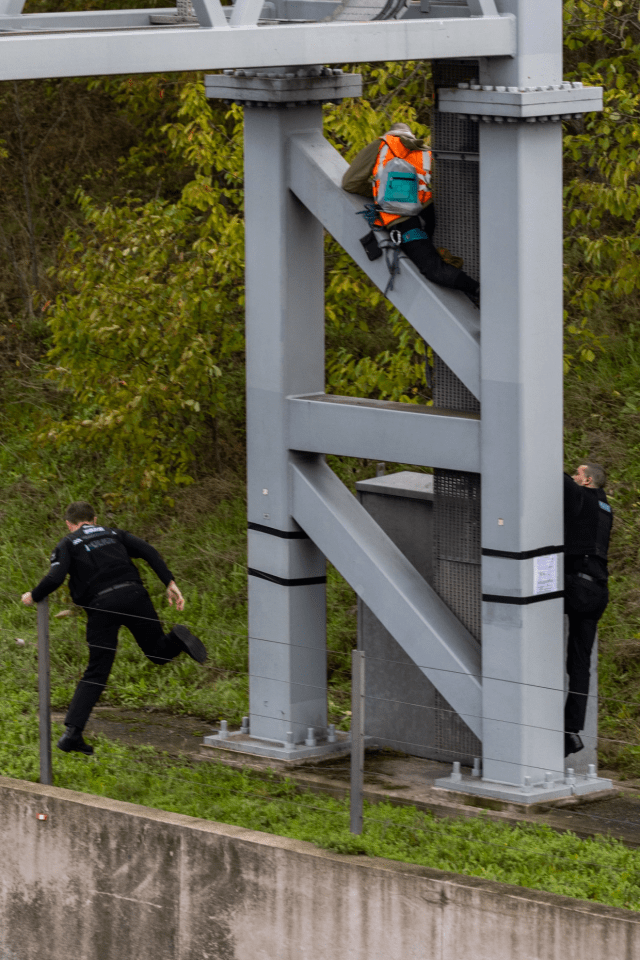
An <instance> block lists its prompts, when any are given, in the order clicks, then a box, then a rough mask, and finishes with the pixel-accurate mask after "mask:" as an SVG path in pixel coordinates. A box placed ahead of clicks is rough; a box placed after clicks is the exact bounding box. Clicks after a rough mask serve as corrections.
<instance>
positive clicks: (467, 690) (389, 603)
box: [291, 455, 482, 738]
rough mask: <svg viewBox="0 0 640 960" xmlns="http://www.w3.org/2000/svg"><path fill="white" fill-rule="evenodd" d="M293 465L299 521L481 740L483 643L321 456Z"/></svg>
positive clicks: (294, 501)
mask: <svg viewBox="0 0 640 960" xmlns="http://www.w3.org/2000/svg"><path fill="white" fill-rule="evenodd" d="M291 470H292V483H293V516H294V518H295V520H296V521H297V523H299V524H300V526H301V527H302V529H303V530H304V531H305V533H306V534H307V535H308V536H309V537H310V538H311V539H312V540H313V541H314V543H315V544H316V546H317V547H319V549H320V550H321V551H322V552H323V553H324V555H325V556H326V557H327V559H328V560H329V561H330V562H331V563H332V564H333V565H334V567H336V569H337V570H338V571H339V572H340V573H341V574H342V576H343V577H344V578H345V580H346V581H347V583H349V584H350V585H351V586H352V587H353V589H354V590H355V591H356V593H357V594H358V596H359V597H361V598H362V600H363V601H364V602H365V603H366V605H367V606H368V607H369V609H370V610H372V611H373V613H374V614H375V616H376V617H377V618H378V620H380V622H381V623H382V624H383V626H384V627H386V629H387V630H388V631H389V633H390V634H391V635H392V636H393V637H394V638H395V639H396V641H397V642H398V643H399V644H400V646H401V647H402V649H403V650H404V651H405V653H406V654H407V655H408V656H410V657H411V659H412V660H413V662H414V663H415V664H416V665H417V666H418V667H419V668H420V669H421V670H422V672H423V674H424V675H425V676H426V677H427V678H428V679H429V680H430V681H431V683H432V684H433V685H434V686H435V688H436V689H437V690H439V691H440V693H441V694H442V696H443V697H444V698H445V700H447V702H448V703H449V704H450V705H451V707H452V708H453V709H454V710H455V711H456V713H458V714H460V716H461V718H462V719H463V720H464V721H465V723H466V724H467V726H468V727H469V728H470V729H471V730H472V731H473V732H474V733H475V734H476V736H477V737H480V738H481V737H482V720H481V716H482V711H481V681H480V645H479V644H478V642H477V641H476V640H475V638H474V637H473V636H472V635H471V634H470V633H469V631H468V630H467V629H466V627H464V626H463V624H462V623H461V622H460V621H459V620H458V619H457V617H456V616H455V615H454V614H453V613H452V612H451V610H450V609H449V607H447V605H446V604H445V603H444V601H443V600H441V599H440V597H439V596H438V594H437V593H436V592H435V590H433V589H432V588H431V587H430V586H429V584H428V583H427V582H426V580H424V579H423V578H422V577H421V576H420V574H419V573H418V571H417V570H416V568H415V567H414V566H413V565H412V564H411V563H410V562H409V561H408V560H407V558H406V557H405V555H404V554H403V553H401V552H400V550H399V549H398V548H397V547H396V545H395V544H394V543H393V541H392V540H391V539H390V538H389V537H388V536H387V534H386V533H385V532H384V531H383V530H382V529H381V528H380V527H379V526H378V524H377V523H376V522H375V521H374V520H373V519H372V517H371V516H370V515H369V514H368V513H367V511H366V510H365V509H364V507H363V506H361V504H359V503H358V501H357V500H356V498H355V497H354V496H352V494H351V493H349V491H348V490H347V488H346V487H345V486H344V484H342V483H341V482H340V480H338V478H337V477H336V475H335V473H333V471H332V470H330V469H329V467H328V466H327V465H326V463H324V461H323V460H322V459H321V458H320V457H304V456H303V455H301V456H300V457H297V458H296V459H295V461H294V462H293V464H292V466H291Z"/></svg>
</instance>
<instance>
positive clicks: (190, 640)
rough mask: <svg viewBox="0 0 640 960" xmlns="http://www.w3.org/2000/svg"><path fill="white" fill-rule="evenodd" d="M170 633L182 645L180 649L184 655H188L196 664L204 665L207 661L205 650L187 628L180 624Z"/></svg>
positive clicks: (202, 644)
mask: <svg viewBox="0 0 640 960" xmlns="http://www.w3.org/2000/svg"><path fill="white" fill-rule="evenodd" d="M171 633H172V634H173V635H174V637H177V639H178V640H179V641H180V643H181V644H182V649H183V650H184V652H185V653H188V654H189V656H190V657H191V659H192V660H195V661H196V663H204V662H205V660H206V659H207V650H206V647H205V645H204V643H203V642H202V640H199V639H198V637H194V635H193V634H192V633H191V630H189V628H188V627H185V626H184V624H182V623H177V624H176V625H175V627H174V628H173V630H172V631H171Z"/></svg>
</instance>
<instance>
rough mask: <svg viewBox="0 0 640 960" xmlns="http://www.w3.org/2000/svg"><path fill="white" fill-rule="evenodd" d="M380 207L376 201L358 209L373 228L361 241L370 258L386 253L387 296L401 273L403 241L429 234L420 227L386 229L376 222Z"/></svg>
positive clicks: (424, 236)
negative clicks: (387, 271)
mask: <svg viewBox="0 0 640 960" xmlns="http://www.w3.org/2000/svg"><path fill="white" fill-rule="evenodd" d="M378 213H379V208H378V206H377V204H375V203H368V204H367V205H366V206H365V208H364V210H358V211H357V215H359V216H363V217H364V218H365V220H366V221H367V223H368V224H369V226H370V227H371V228H372V229H371V231H370V233H368V234H367V235H366V236H365V237H362V238H361V240H360V243H361V244H362V246H363V247H364V249H365V252H366V254H367V257H368V258H369V260H378V259H379V258H380V257H381V256H382V254H383V253H384V258H385V263H386V264H387V269H388V270H389V282H388V283H387V286H386V288H385V291H384V295H385V297H386V296H387V294H388V293H389V291H390V290H393V283H394V280H395V278H396V277H397V276H398V274H399V273H400V247H401V245H402V244H403V243H411V242H412V241H413V240H428V239H429V234H428V233H426V231H424V230H421V229H420V228H419V227H412V229H411V230H405V231H404V232H403V231H402V230H401V229H400V228H399V227H392V228H391V229H388V230H385V229H383V228H381V227H380V224H379V223H378V224H377V223H376V220H377V217H378Z"/></svg>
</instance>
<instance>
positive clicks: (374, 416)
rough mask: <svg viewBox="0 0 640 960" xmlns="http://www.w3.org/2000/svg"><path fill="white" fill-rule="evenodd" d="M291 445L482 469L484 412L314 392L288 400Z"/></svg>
mask: <svg viewBox="0 0 640 960" xmlns="http://www.w3.org/2000/svg"><path fill="white" fill-rule="evenodd" d="M287 414H288V444H289V447H290V449H292V450H304V451H308V452H310V453H332V454H335V455H336V456H342V457H366V458H367V459H369V460H384V461H386V462H388V463H411V464H417V465H419V466H424V467H439V468H440V469H442V470H467V471H469V472H470V473H479V472H480V418H479V417H478V416H475V415H473V414H462V413H457V412H455V411H449V410H436V409H435V408H434V407H423V406H418V405H417V404H412V403H389V402H385V401H384V400H361V399H360V398H358V397H337V396H331V395H327V394H314V395H313V396H309V397H290V398H289V400H288V402H287Z"/></svg>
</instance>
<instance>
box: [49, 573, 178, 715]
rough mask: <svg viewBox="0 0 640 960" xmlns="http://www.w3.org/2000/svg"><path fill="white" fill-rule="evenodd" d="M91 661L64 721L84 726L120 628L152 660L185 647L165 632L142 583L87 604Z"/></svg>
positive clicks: (163, 658) (104, 680) (170, 657)
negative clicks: (127, 633) (125, 629)
mask: <svg viewBox="0 0 640 960" xmlns="http://www.w3.org/2000/svg"><path fill="white" fill-rule="evenodd" d="M87 606H88V607H90V608H91V609H88V610H87V643H88V644H89V663H88V664H87V668H86V670H85V671H84V674H83V676H82V679H81V680H80V682H79V683H78V686H77V687H76V691H75V693H74V695H73V699H72V700H71V704H70V705H69V709H68V711H67V715H66V717H65V719H64V722H65V724H67V726H71V727H78V729H79V730H83V729H84V726H85V724H86V722H87V720H88V719H89V715H90V714H91V711H92V710H93V708H94V706H95V705H96V703H97V702H98V700H99V699H100V694H101V693H102V691H103V690H104V688H105V687H106V685H107V680H108V679H109V674H110V673H111V667H112V666H113V661H114V660H115V656H116V649H117V646H118V631H119V629H120V627H127V629H128V630H130V631H131V633H132V634H133V637H134V639H135V641H136V643H137V644H138V646H139V647H140V649H141V650H142V652H143V653H144V655H145V656H146V657H147V658H148V659H149V660H151V662H152V663H155V664H157V665H158V666H162V665H163V664H165V663H167V662H168V661H169V660H173V658H174V657H177V656H178V654H179V653H181V652H182V650H183V647H182V644H181V643H180V641H179V640H178V638H177V637H175V636H174V635H173V633H172V632H170V633H167V634H165V633H164V632H163V629H162V625H161V623H160V621H159V619H158V614H157V613H156V611H155V608H154V606H153V604H152V602H151V598H150V597H149V594H148V593H147V591H146V590H145V589H144V587H143V586H142V585H138V584H132V585H131V586H130V587H122V588H120V589H119V590H114V591H113V592H111V593H107V594H105V595H104V596H102V597H98V598H96V599H95V600H94V601H92V602H91V603H89V604H88V605H87Z"/></svg>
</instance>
